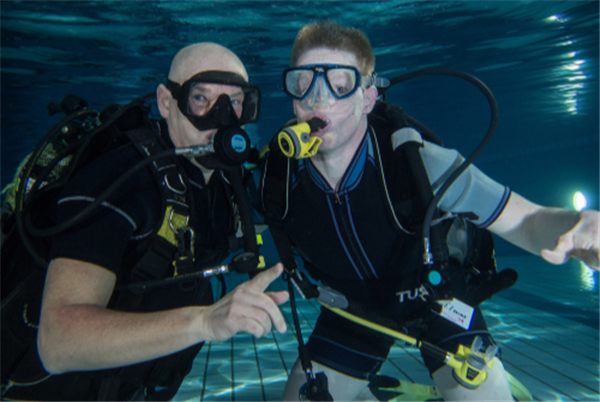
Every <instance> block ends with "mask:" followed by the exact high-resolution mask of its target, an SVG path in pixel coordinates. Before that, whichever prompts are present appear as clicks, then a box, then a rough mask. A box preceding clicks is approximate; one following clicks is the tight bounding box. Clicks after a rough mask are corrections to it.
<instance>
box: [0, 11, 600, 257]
mask: <svg viewBox="0 0 600 402" xmlns="http://www.w3.org/2000/svg"><path fill="white" fill-rule="evenodd" d="M598 9H599V3H598V2H597V1H595V0H593V1H477V2H475V1H443V2H433V1H417V2H414V1H381V2H375V1H369V2H365V1H291V2H290V1H286V2H278V1H196V2H177V1H130V2H125V1H116V2H112V1H102V2H92V1H85V2H71V1H69V2H63V1H51V2H43V1H36V2H29V1H24V2H16V1H2V2H0V23H1V54H0V71H1V85H2V91H1V96H2V98H1V112H2V114H1V116H2V117H1V140H2V147H1V157H2V161H1V162H2V165H1V167H2V186H4V185H5V184H6V183H7V182H9V181H10V180H11V179H12V175H13V174H14V169H15V167H16V166H17V165H18V163H19V162H20V160H21V159H22V158H23V157H24V156H25V155H26V154H27V153H28V152H29V151H31V149H32V147H33V146H34V145H35V143H36V142H37V141H38V140H39V139H40V138H41V137H42V136H43V134H45V132H46V131H47V130H48V129H49V128H50V127H51V126H52V125H53V124H55V123H56V122H57V121H58V120H59V116H49V115H48V113H47V111H46V104H47V103H48V102H55V103H59V102H60V100H61V99H62V98H63V97H64V96H65V95H67V94H75V95H79V96H81V97H83V98H85V99H87V101H88V103H89V106H90V107H91V108H94V109H96V110H102V109H103V108H104V107H105V106H107V105H109V104H111V103H120V104H124V103H126V102H128V101H130V100H133V99H135V98H136V97H138V96H140V95H143V94H146V93H149V92H154V91H155V89H156V86H157V83H160V82H165V79H166V74H167V72H168V69H169V66H170V62H171V59H172V57H173V55H174V54H175V53H176V51H177V50H178V49H179V48H181V47H183V46H185V45H187V44H190V43H193V42H198V41H214V42H218V43H221V44H223V45H225V46H227V47H229V48H231V49H232V50H234V51H235V52H236V53H237V54H238V55H239V56H240V58H241V59H242V61H243V62H244V63H245V64H246V66H247V69H248V72H249V74H250V78H251V81H252V82H253V83H254V84H257V85H259V86H260V87H261V89H262V93H263V102H262V112H261V119H260V121H259V122H258V123H257V124H254V125H251V126H248V127H247V131H248V132H249V134H250V135H251V137H252V139H253V142H254V143H255V145H256V146H257V147H260V146H262V145H264V144H265V143H266V142H267V141H268V140H269V139H270V138H271V137H272V135H273V134H274V133H275V130H277V128H279V127H280V126H281V125H283V124H284V123H285V122H286V121H287V120H288V119H289V118H290V117H291V116H292V113H291V101H290V100H289V99H288V98H286V96H285V95H284V93H283V92H282V90H281V72H282V70H283V69H284V68H285V67H286V66H287V64H288V59H289V54H290V48H291V44H292V42H293V39H294V37H295V35H296V33H297V31H298V29H299V28H300V27H301V26H302V25H304V24H305V23H307V22H309V21H312V20H315V19H322V18H330V19H333V20H335V21H337V22H340V23H343V24H347V25H351V26H354V27H356V28H359V29H361V30H363V31H364V32H366V33H367V34H368V36H369V38H370V40H371V43H372V45H373V47H374V49H375V53H376V55H377V66H376V70H377V71H378V74H379V75H380V76H384V77H388V78H392V77H394V76H397V75H400V74H402V73H405V72H410V71H414V70H417V69H421V68H428V67H444V68H452V69H457V70H462V71H465V72H468V73H470V74H473V75H475V76H476V77H478V78H479V79H480V80H482V81H483V82H484V83H485V84H486V85H487V86H488V87H489V88H490V89H491V91H492V92H493V93H494V95H495V97H496V100H497V102H498V106H499V110H500V121H499V125H498V129H497V131H496V135H495V138H494V139H493V141H492V143H491V144H490V145H489V147H488V148H487V149H486V151H485V152H484V153H483V154H482V155H481V157H480V158H479V159H478V160H477V161H476V165H478V166H479V167H480V168H481V169H482V170H483V171H484V172H485V173H487V174H488V175H489V176H491V177H492V178H494V179H496V180H497V181H499V182H501V183H504V184H507V185H508V186H510V187H511V188H512V189H513V190H514V191H516V192H518V193H520V194H522V195H523V196H525V197H526V198H529V199H531V200H533V201H535V202H538V203H541V204H545V205H554V206H561V207H569V208H572V201H571V199H572V196H573V193H574V192H575V191H582V192H583V193H584V194H585V195H586V196H587V197H588V202H589V204H590V207H592V208H595V209H597V208H598V198H599V197H598V194H599V189H598V187H599V175H598V171H599V164H598V153H599V121H598V110H599V105H598V97H599V95H598V86H599V85H598V71H599V65H598V47H599V43H598V27H599V20H598V18H599V17H598V15H599V13H598ZM388 100H390V101H393V102H394V103H396V104H398V105H400V106H402V107H403V108H404V109H405V111H406V112H407V113H408V114H409V115H411V116H413V117H415V118H416V119H418V120H419V121H421V122H422V123H424V124H426V125H427V126H428V127H430V128H431V129H432V130H433V131H434V132H435V133H437V134H438V136H439V137H441V138H442V139H443V140H444V142H445V143H446V144H447V145H448V146H450V147H453V148H456V149H458V150H459V151H460V152H462V153H463V154H464V155H468V154H469V153H470V152H471V151H473V150H474V149H475V147H476V146H477V144H478V143H479V141H480V140H481V139H482V137H483V136H484V134H485V133H486V131H487V129H488V125H489V120H490V112H489V106H488V103H487V101H486V100H485V98H484V97H483V95H482V94H481V93H480V92H478V90H477V89H475V88H474V87H472V86H471V85H470V84H468V83H466V82H465V81H462V80H460V79H458V78H454V77H437V76H428V77H426V78H418V79H415V80H411V81H408V82H405V83H401V84H399V85H398V86H397V87H394V88H393V89H391V90H390V91H389V95H388ZM157 116H158V115H157ZM497 252H498V254H499V255H518V254H521V253H522V252H521V251H520V250H519V249H517V248H516V247H514V246H510V245H508V244H507V243H505V242H503V241H499V242H498V246H497Z"/></svg>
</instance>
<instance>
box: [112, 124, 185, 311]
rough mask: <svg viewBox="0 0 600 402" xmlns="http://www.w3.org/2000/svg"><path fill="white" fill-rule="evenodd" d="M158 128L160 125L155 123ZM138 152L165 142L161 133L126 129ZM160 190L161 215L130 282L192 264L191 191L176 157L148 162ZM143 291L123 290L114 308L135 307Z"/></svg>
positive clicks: (181, 270) (149, 150)
mask: <svg viewBox="0 0 600 402" xmlns="http://www.w3.org/2000/svg"><path fill="white" fill-rule="evenodd" d="M157 127H158V130H160V125H159V124H158V123H157ZM125 135H127V136H128V137H129V138H130V139H131V141H132V142H133V144H134V145H135V147H136V148H137V149H138V150H139V151H140V153H141V154H142V155H143V156H145V157H147V156H152V155H154V154H156V153H158V152H160V151H162V150H164V149H167V147H168V145H167V144H166V143H165V141H164V140H163V139H162V138H161V136H160V133H159V132H157V131H155V130H153V129H151V128H150V127H141V128H138V129H134V130H129V131H127V132H125ZM150 168H151V170H152V172H153V174H154V176H155V178H156V183H157V186H158V189H159V191H160V193H161V211H162V213H161V216H162V219H159V220H158V221H157V225H156V227H155V229H154V230H153V234H152V235H151V240H150V243H149V244H148V245H147V249H146V251H145V252H144V254H143V256H142V257H141V258H140V259H139V260H138V261H137V262H136V264H135V266H134V268H133V269H132V270H131V274H130V277H129V283H136V282H148V281H154V280H159V279H163V278H165V277H167V276H176V275H178V274H182V273H186V272H187V271H189V270H190V269H192V268H193V265H194V231H193V229H192V228H191V227H190V225H189V222H190V216H191V214H192V211H191V208H190V204H191V203H192V201H193V200H191V198H190V197H191V196H192V195H191V191H188V180H187V177H186V175H185V172H184V170H183V168H182V167H181V166H180V165H179V164H178V163H177V160H176V159H175V157H172V158H161V159H157V160H156V161H154V162H153V163H152V164H150ZM142 294H143V290H142V289H141V288H136V289H135V290H122V291H121V292H120V294H119V297H118V299H117V300H116V305H115V307H118V308H123V309H127V310H132V309H135V308H136V307H137V306H138V305H139V302H140V301H141V298H142Z"/></svg>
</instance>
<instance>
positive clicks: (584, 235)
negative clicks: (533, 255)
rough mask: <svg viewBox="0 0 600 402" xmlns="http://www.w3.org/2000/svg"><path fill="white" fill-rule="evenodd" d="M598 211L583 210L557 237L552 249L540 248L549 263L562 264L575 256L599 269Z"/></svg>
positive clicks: (599, 214)
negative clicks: (566, 230) (573, 224)
mask: <svg viewBox="0 0 600 402" xmlns="http://www.w3.org/2000/svg"><path fill="white" fill-rule="evenodd" d="M599 221H600V213H598V211H583V212H582V213H581V214H580V219H579V222H577V224H576V225H575V226H574V227H573V228H572V229H571V230H569V231H568V232H567V233H565V234H563V235H562V236H560V237H559V239H558V242H557V244H556V247H555V248H554V250H552V251H550V250H542V251H541V256H542V258H544V259H545V260H546V261H548V262H549V263H551V264H562V263H564V262H565V261H567V260H568V259H569V257H575V258H577V259H578V260H581V261H583V262H584V263H585V264H586V265H587V266H588V267H590V268H592V269H594V270H596V271H600V262H599V261H600V247H599V242H600V241H599V238H598V222H599Z"/></svg>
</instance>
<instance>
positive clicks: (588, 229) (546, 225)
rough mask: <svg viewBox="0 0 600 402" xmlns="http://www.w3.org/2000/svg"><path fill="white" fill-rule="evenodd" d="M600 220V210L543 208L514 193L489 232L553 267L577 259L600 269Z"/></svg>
mask: <svg viewBox="0 0 600 402" xmlns="http://www.w3.org/2000/svg"><path fill="white" fill-rule="evenodd" d="M599 221H600V214H599V213H598V211H583V212H576V211H569V210H567V209H562V208H548V207H542V206H540V205H537V204H534V203H532V202H531V201H528V200H526V199H525V198H523V197H521V196H520V195H519V194H516V193H514V192H513V193H512V194H511V197H510V200H509V201H508V203H507V204H506V207H505V208H504V211H502V214H500V216H499V217H498V219H496V221H495V222H494V223H493V224H492V225H490V226H489V227H488V229H489V230H490V231H491V232H492V233H495V234H497V235H498V236H500V237H502V238H503V239H505V240H507V241H509V242H510V243H513V244H514V245H516V246H518V247H521V248H522V249H524V250H527V251H529V252H531V253H534V254H537V255H541V256H542V258H544V259H545V260H546V261H548V262H550V263H552V264H562V263H564V262H565V261H567V260H568V259H569V258H570V257H574V258H577V259H579V260H581V261H583V262H584V263H585V264H586V265H588V266H589V267H591V268H593V269H595V270H600V263H599V260H600V246H599V237H598V223H599Z"/></svg>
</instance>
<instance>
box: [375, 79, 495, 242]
mask: <svg viewBox="0 0 600 402" xmlns="http://www.w3.org/2000/svg"><path fill="white" fill-rule="evenodd" d="M440 74H441V75H452V76H455V77H458V78H462V79H464V80H467V81H469V82H470V83H472V84H473V85H475V86H476V87H477V88H478V89H479V90H480V91H481V92H483V94H484V95H485V97H486V98H487V100H488V102H489V104H490V109H491V121H490V127H489V129H488V132H487V134H486V135H485V136H484V137H483V140H482V141H481V143H480V144H479V145H478V146H477V148H476V149H475V150H474V151H473V152H472V153H471V155H469V157H468V158H467V159H465V161H464V162H463V163H462V164H461V165H460V166H459V167H458V168H457V169H456V170H455V171H454V172H453V173H452V174H451V175H450V177H448V179H447V180H446V181H445V182H444V184H443V185H442V186H441V187H440V189H439V190H438V192H437V193H436V194H435V196H434V197H433V199H432V200H431V203H430V204H429V207H428V208H427V212H426V213H425V221H424V222H423V238H424V239H429V237H430V228H431V222H432V220H433V214H434V212H435V210H436V209H437V204H438V202H439V201H440V199H441V198H442V196H443V195H444V194H445V193H446V191H447V190H448V188H450V186H451V185H452V184H453V183H454V181H455V180H456V179H457V178H458V177H459V176H460V175H461V174H462V173H463V172H464V171H465V170H466V169H467V168H468V167H469V166H470V165H471V164H472V163H473V162H474V161H475V159H477V158H478V157H479V155H480V154H481V153H482V152H483V150H484V149H485V148H486V147H487V146H488V144H489V143H490V141H491V140H492V137H493V136H494V133H495V132H496V127H497V126H498V104H497V103H496V99H495V98H494V95H493V94H492V92H491V91H490V90H489V88H488V87H487V86H486V85H485V84H484V83H483V82H481V81H480V80H479V79H477V78H475V77H474V76H472V75H470V74H467V73H464V72H462V71H457V70H452V69H447V68H428V69H424V70H418V71H413V72H410V73H407V74H403V75H400V76H398V77H395V78H392V79H391V80H390V85H389V86H388V88H390V87H392V86H394V85H395V84H397V83H399V82H402V81H406V80H409V79H411V78H415V77H420V76H423V75H440ZM388 88H385V89H380V92H382V96H383V97H384V99H385V91H386V90H387V89H388Z"/></svg>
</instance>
